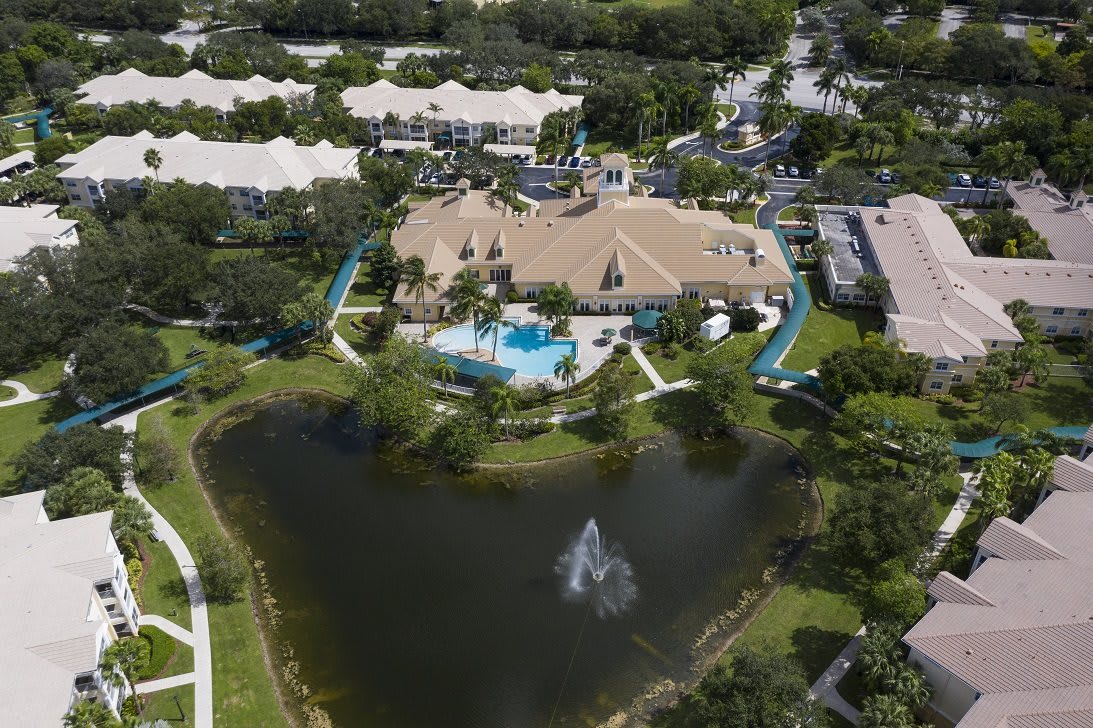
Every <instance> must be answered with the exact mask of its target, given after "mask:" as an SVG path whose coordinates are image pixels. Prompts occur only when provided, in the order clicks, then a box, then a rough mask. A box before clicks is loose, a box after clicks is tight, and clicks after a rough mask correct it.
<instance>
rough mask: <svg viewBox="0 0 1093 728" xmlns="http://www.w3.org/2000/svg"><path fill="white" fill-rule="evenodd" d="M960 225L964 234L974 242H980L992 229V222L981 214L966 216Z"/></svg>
mask: <svg viewBox="0 0 1093 728" xmlns="http://www.w3.org/2000/svg"><path fill="white" fill-rule="evenodd" d="M960 227H961V229H962V230H963V232H964V235H966V236H967V237H968V239H969V241H970V242H973V243H978V242H979V240H980V239H982V237H983V236H984V235H986V234H988V233H990V231H991V224H990V223H989V222H987V218H985V217H983V216H981V215H976V216H975V217H969V218H965V219H964V220H962V221H961V225H960Z"/></svg>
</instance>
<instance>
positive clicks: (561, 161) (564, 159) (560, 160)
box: [558, 154, 569, 167]
mask: <svg viewBox="0 0 1093 728" xmlns="http://www.w3.org/2000/svg"><path fill="white" fill-rule="evenodd" d="M567 164H569V157H567V156H565V155H564V154H563V155H561V156H560V157H558V166H559V167H564V166H566V165H567Z"/></svg>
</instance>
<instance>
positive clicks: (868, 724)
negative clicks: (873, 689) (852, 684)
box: [858, 695, 915, 728]
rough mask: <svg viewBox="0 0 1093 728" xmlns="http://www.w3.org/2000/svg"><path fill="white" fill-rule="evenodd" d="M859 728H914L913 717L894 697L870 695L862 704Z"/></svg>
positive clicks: (909, 710) (908, 709)
mask: <svg viewBox="0 0 1093 728" xmlns="http://www.w3.org/2000/svg"><path fill="white" fill-rule="evenodd" d="M858 725H859V726H861V728H914V726H915V716H914V714H913V713H912V712H911V709H910V708H908V707H907V706H906V705H904V704H903V702H902V701H901V700H900V699H899V698H898V697H896V696H895V695H870V696H869V697H867V698H866V699H865V701H864V702H863V703H862V711H861V716H860V718H859V722H858Z"/></svg>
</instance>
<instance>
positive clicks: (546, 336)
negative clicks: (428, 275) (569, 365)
mask: <svg viewBox="0 0 1093 728" xmlns="http://www.w3.org/2000/svg"><path fill="white" fill-rule="evenodd" d="M433 346H435V347H436V348H437V349H439V350H440V351H443V352H445V353H453V354H454V353H457V352H459V351H463V350H465V349H473V348H474V326H473V325H472V324H462V325H460V326H453V327H452V328H450V329H444V330H443V331H441V332H440V333H439V334H437V335H436V336H435V337H433ZM478 347H479V348H480V349H482V350H483V351H490V350H491V349H492V348H493V330H492V329H491V330H490V331H487V332H486V333H484V334H482V333H480V334H479V335H478ZM562 354H571V355H573V356H574V357H576V356H577V342H576V341H573V340H572V339H551V338H550V327H549V326H531V325H528V326H520V327H519V328H515V329H510V328H502V329H501V331H500V333H498V334H497V358H498V359H499V360H500V361H501V364H502V365H503V366H506V367H510V368H512V369H515V370H516V371H517V373H519V374H523V375H524V376H526V377H553V376H554V365H555V364H557V363H558V360H559V359H561V358H562Z"/></svg>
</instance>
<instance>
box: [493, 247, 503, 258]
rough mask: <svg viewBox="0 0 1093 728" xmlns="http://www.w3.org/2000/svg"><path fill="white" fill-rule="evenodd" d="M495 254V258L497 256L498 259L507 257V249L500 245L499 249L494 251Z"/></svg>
mask: <svg viewBox="0 0 1093 728" xmlns="http://www.w3.org/2000/svg"><path fill="white" fill-rule="evenodd" d="M493 254H494V255H495V256H497V257H498V258H504V257H505V249H504V248H503V247H501V246H500V245H498V246H497V247H495V248H494V249H493Z"/></svg>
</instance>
